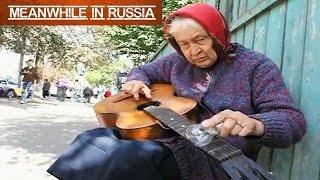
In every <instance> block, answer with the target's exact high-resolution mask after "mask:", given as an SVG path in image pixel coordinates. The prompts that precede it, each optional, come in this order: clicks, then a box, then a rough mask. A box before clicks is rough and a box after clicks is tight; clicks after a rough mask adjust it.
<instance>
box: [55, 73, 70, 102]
mask: <svg viewBox="0 0 320 180" xmlns="http://www.w3.org/2000/svg"><path fill="white" fill-rule="evenodd" d="M68 87H69V79H68V77H67V75H66V74H65V73H63V74H62V77H61V78H60V79H59V81H58V84H57V88H58V89H57V99H58V100H59V101H60V102H64V99H65V97H66V92H67V90H68Z"/></svg>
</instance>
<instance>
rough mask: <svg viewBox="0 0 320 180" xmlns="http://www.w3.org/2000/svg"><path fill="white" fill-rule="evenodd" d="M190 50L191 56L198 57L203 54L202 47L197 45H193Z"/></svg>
mask: <svg viewBox="0 0 320 180" xmlns="http://www.w3.org/2000/svg"><path fill="white" fill-rule="evenodd" d="M190 50H191V54H194V55H197V54H199V53H200V52H201V49H200V47H199V46H198V45H196V44H191V48H190Z"/></svg>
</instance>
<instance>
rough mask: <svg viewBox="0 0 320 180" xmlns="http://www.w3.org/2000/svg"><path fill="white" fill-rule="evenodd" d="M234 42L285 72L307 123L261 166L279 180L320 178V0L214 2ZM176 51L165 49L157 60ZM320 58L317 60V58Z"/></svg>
mask: <svg viewBox="0 0 320 180" xmlns="http://www.w3.org/2000/svg"><path fill="white" fill-rule="evenodd" d="M208 3H210V4H212V5H214V6H216V7H218V8H219V9H220V11H221V12H222V13H223V14H224V15H225V17H226V19H227V20H228V22H229V27H230V30H231V33H232V41H233V42H238V43H241V44H243V45H244V46H246V47H248V48H251V49H253V50H256V51H259V52H262V53H265V54H266V55H267V56H268V57H270V58H271V59H272V60H273V61H274V62H275V63H276V64H277V65H278V67H279V68H280V69H281V72H282V74H283V77H284V79H285V82H286V85H287V87H288V88H289V90H290V91H291V93H292V96H293V98H294V100H295V102H296V104H297V105H298V106H299V107H300V108H301V109H302V111H303V112H304V115H305V117H306V119H307V123H308V129H307V134H306V135H305V137H304V138H303V140H302V141H301V142H299V143H298V144H296V145H295V146H293V147H291V148H288V149H271V148H266V147H264V148H263V149H262V150H261V152H260V154H259V159H258V162H259V163H260V164H262V165H263V166H264V167H265V168H266V169H269V170H270V171H272V172H273V173H274V174H275V175H276V176H277V177H278V178H279V179H281V180H282V179H283V180H286V179H294V180H313V179H314V180H316V179H320V0H233V1H232V0H211V1H208ZM172 51H173V49H172V47H170V46H169V45H168V44H164V45H163V46H162V47H161V48H160V49H159V51H158V52H157V53H156V54H155V56H154V57H153V58H152V60H154V59H157V58H160V57H163V56H165V55H167V54H169V53H170V52H172ZM317 53H318V56H317Z"/></svg>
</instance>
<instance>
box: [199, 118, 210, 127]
mask: <svg viewBox="0 0 320 180" xmlns="http://www.w3.org/2000/svg"><path fill="white" fill-rule="evenodd" d="M201 126H204V127H207V126H209V124H208V119H206V120H204V121H202V122H201Z"/></svg>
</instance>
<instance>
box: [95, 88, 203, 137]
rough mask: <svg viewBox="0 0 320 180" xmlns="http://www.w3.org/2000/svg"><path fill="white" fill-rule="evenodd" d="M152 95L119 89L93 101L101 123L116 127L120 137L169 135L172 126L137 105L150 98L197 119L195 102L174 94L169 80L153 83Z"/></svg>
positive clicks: (195, 120) (170, 134)
mask: <svg viewBox="0 0 320 180" xmlns="http://www.w3.org/2000/svg"><path fill="white" fill-rule="evenodd" d="M150 89H151V95H152V99H147V98H146V97H145V96H144V95H140V97H139V100H135V99H134V97H133V96H132V95H131V94H127V93H125V92H118V93H117V94H115V95H113V96H110V97H108V98H106V99H104V100H103V101H101V102H99V103H97V104H95V106H94V111H95V113H96V115H97V118H98V120H99V123H100V125H102V126H104V127H114V128H117V129H118V130H119V132H120V134H121V137H122V138H123V139H140V140H143V139H159V138H165V137H170V136H172V135H173V134H174V132H173V131H172V130H170V129H169V128H167V127H165V125H163V124H162V123H161V122H160V121H158V120H157V119H155V118H154V117H152V116H151V115H149V114H148V113H146V112H145V111H143V110H139V109H138V107H139V106H140V105H142V104H146V103H148V102H151V101H153V102H154V101H157V102H160V107H165V108H168V109H171V110H173V111H174V112H176V113H178V114H180V115H184V116H186V117H187V118H189V119H190V120H191V121H193V122H197V119H196V116H195V113H194V108H195V107H196V105H197V103H196V101H195V100H193V99H189V98H185V97H178V96H176V95H175V92H174V88H173V86H172V85H171V84H162V83H159V84H152V85H151V88H150Z"/></svg>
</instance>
